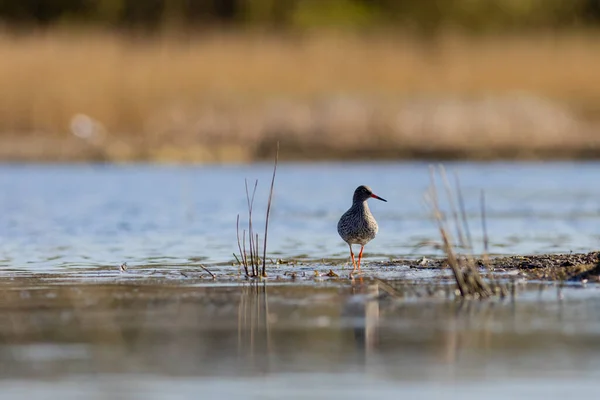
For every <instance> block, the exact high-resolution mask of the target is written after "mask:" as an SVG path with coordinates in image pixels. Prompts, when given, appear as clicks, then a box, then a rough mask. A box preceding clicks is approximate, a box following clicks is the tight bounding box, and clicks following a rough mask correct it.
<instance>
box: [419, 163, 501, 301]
mask: <svg viewBox="0 0 600 400" xmlns="http://www.w3.org/2000/svg"><path fill="white" fill-rule="evenodd" d="M438 174H439V176H440V178H441V180H442V182H443V184H444V188H445V192H446V197H447V201H448V205H449V212H448V213H444V212H443V210H442V209H441V207H440V201H439V197H438V191H437V188H436V169H435V168H434V167H431V168H430V180H431V187H430V190H429V192H428V196H427V200H428V204H429V206H430V208H431V210H432V211H433V215H434V219H435V221H436V223H437V226H438V229H439V231H440V237H441V240H442V244H441V247H442V249H443V251H444V253H445V254H446V258H447V264H448V266H449V267H450V268H451V269H452V273H453V275H454V279H455V281H456V285H457V287H458V292H459V295H460V296H461V297H471V298H473V297H474V298H489V297H491V296H495V295H499V296H505V295H506V292H507V291H506V288H505V287H504V286H502V285H500V284H499V283H497V282H496V281H495V279H494V278H493V276H492V274H491V272H490V270H489V264H488V261H489V258H488V242H489V241H488V235H487V227H486V223H485V196H484V194H483V191H482V192H481V197H480V207H481V221H482V228H483V246H484V252H483V256H482V260H483V265H484V267H485V268H486V269H487V271H488V279H487V280H485V279H484V278H483V277H482V276H481V274H480V273H479V269H478V264H477V262H476V261H475V258H474V256H473V241H472V239H471V233H470V230H469V225H468V223H467V214H466V211H465V205H464V199H463V196H462V192H461V189H460V183H459V180H458V176H456V175H455V188H454V191H453V189H452V187H451V185H450V183H449V181H448V177H447V175H446V170H445V169H444V167H443V166H439V168H438ZM446 215H450V216H451V217H450V218H447V217H446ZM452 225H454V231H455V232H456V233H455V235H456V238H455V239H453V237H452V234H451V228H452Z"/></svg>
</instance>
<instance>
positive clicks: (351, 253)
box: [348, 244, 356, 276]
mask: <svg viewBox="0 0 600 400" xmlns="http://www.w3.org/2000/svg"><path fill="white" fill-rule="evenodd" d="M348 247H350V258H352V267H353V268H352V272H350V276H352V274H353V273H354V271H356V260H355V259H354V252H353V251H352V245H351V244H349V245H348Z"/></svg>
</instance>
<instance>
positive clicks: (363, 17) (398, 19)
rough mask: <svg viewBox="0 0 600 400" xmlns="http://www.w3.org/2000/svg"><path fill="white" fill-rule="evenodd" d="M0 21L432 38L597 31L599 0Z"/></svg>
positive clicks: (37, 15)
mask: <svg viewBox="0 0 600 400" xmlns="http://www.w3.org/2000/svg"><path fill="white" fill-rule="evenodd" d="M0 18H1V19H2V21H3V22H4V23H5V24H7V25H9V26H11V25H12V26H22V24H33V25H39V26H47V25H56V24H93V25H97V26H105V27H111V28H114V27H121V28H140V29H148V30H155V29H157V28H159V27H168V26H172V25H173V24H176V25H177V26H178V27H186V28H189V29H194V30H201V29H206V28H210V27H215V26H218V27H223V26H227V27H231V26H236V27H247V26H259V27H264V28H276V29H305V28H315V27H343V28H349V29H368V28H382V27H393V28H398V27H401V28H403V29H410V30H414V31H417V32H420V33H425V34H431V33H434V32H439V31H440V30H441V29H443V28H447V27H460V28H461V29H464V30H467V31H471V32H483V31H497V30H502V29H506V28H511V29H523V30H531V29H536V28H537V29H539V28H552V29H556V28H565V27H573V26H578V27H581V26H590V25H596V24H598V22H599V21H600V0H422V1H416V0H326V1H323V0H147V1H140V0H52V1H48V0H19V1H14V0H1V1H0Z"/></svg>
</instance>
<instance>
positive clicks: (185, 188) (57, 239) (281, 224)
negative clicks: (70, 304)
mask: <svg viewBox="0 0 600 400" xmlns="http://www.w3.org/2000/svg"><path fill="white" fill-rule="evenodd" d="M447 167H448V171H449V172H450V173H452V172H457V173H458V174H459V176H460V179H461V183H462V187H463V194H464V197H465V202H466V208H467V212H468V215H469V218H470V225H471V230H472V233H473V236H474V238H475V242H476V244H477V243H480V241H479V240H478V239H479V238H480V237H481V229H480V226H481V224H480V221H479V196H480V191H481V190H484V191H485V194H486V198H487V224H488V230H489V235H490V241H491V243H490V250H491V251H492V252H493V253H498V254H517V253H545V252H569V251H574V252H579V251H582V252H587V251H590V250H591V249H595V248H597V246H598V243H599V238H600V236H599V235H600V232H599V230H598V226H600V208H599V203H598V199H599V198H600V186H598V185H596V184H595V182H596V179H595V178H596V175H597V171H598V169H599V168H600V164H599V163H582V162H577V163H491V164H478V163H456V164H452V163H451V164H447ZM271 168H272V166H271V165H266V164H264V165H263V164H261V165H250V166H189V167H184V166H182V167H175V166H146V165H136V166H103V165H98V166H81V165H80V166H42V165H26V166H21V165H4V166H1V167H0V209H2V210H3V215H2V217H1V218H0V268H11V269H20V270H26V271H30V272H37V271H51V272H56V271H57V270H60V269H63V268H65V267H97V266H105V265H119V264H120V263H122V262H128V263H129V264H130V265H132V264H136V263H137V264H144V265H147V264H149V265H155V264H156V265H175V264H182V263H183V264H186V263H191V262H204V263H208V264H214V263H230V262H231V261H232V260H233V256H232V253H233V252H237V244H236V231H235V223H236V216H237V214H241V216H242V220H243V221H242V222H243V223H245V222H244V221H245V217H246V199H245V191H244V178H248V179H249V181H250V186H252V182H253V179H255V178H257V179H259V186H258V191H257V195H256V205H255V221H258V222H257V223H256V225H257V226H258V227H257V229H258V230H259V232H263V216H264V209H265V208H266V207H265V205H266V204H265V203H266V199H267V195H268V187H269V183H270V175H271ZM428 180H429V175H428V165H427V164H425V163H417V162H415V163H377V164H369V163H331V164H328V163H319V164H282V165H280V168H279V171H278V176H277V180H276V186H275V195H274V203H273V210H272V216H271V225H270V237H269V250H270V251H269V253H270V254H271V255H272V257H273V258H296V259H304V260H309V261H310V260H313V261H319V260H321V259H323V258H327V259H338V260H343V261H344V262H345V261H346V259H347V246H346V245H345V243H343V242H342V241H341V239H340V238H339V237H338V234H337V231H336V224H337V220H338V218H339V217H340V215H341V214H342V213H343V212H344V211H345V210H346V209H347V208H348V207H349V206H350V203H351V197H352V192H353V191H354V189H355V188H356V186H358V185H360V184H368V185H370V186H371V187H372V189H373V190H374V191H375V193H377V194H379V195H380V196H382V197H384V198H386V199H387V200H388V203H383V202H379V201H376V200H371V201H370V204H371V209H372V211H373V213H374V214H375V216H376V218H377V220H378V221H379V225H380V232H379V235H378V237H377V238H376V240H374V241H372V242H371V243H369V245H368V246H367V249H366V253H365V255H366V257H367V260H368V259H372V260H373V259H389V258H397V257H406V256H411V255H413V256H418V255H422V254H426V255H435V254H439V253H437V250H436V249H435V248H433V247H431V246H423V247H419V244H422V243H423V242H427V241H437V240H438V232H437V229H436V227H435V225H434V224H433V223H432V221H431V219H430V214H429V212H428V211H427V209H426V208H425V206H424V202H423V195H424V193H425V191H426V190H427V187H428ZM476 250H481V246H479V248H478V249H476Z"/></svg>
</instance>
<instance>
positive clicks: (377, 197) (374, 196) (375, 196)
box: [371, 194, 387, 203]
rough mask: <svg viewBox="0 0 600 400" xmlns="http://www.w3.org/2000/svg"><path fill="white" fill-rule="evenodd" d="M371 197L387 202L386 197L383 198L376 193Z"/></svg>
mask: <svg viewBox="0 0 600 400" xmlns="http://www.w3.org/2000/svg"><path fill="white" fill-rule="evenodd" d="M371 197H372V198H374V199H377V200H381V201H385V202H386V203H387V200H386V199H382V198H381V197H379V196H377V195H376V194H372V195H371Z"/></svg>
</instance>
